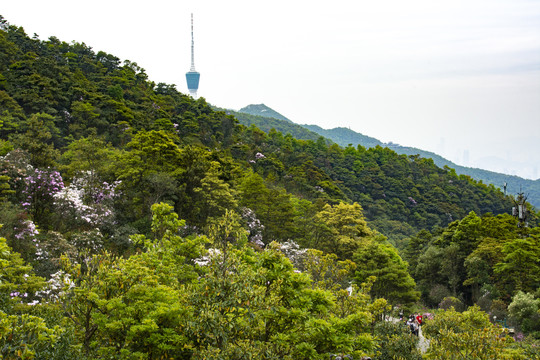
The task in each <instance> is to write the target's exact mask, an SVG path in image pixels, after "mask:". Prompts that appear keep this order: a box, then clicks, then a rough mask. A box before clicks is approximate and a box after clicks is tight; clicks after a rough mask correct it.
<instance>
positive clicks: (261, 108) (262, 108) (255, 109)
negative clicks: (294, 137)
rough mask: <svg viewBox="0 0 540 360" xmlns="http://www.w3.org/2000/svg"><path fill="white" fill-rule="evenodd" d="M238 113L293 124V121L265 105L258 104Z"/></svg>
mask: <svg viewBox="0 0 540 360" xmlns="http://www.w3.org/2000/svg"><path fill="white" fill-rule="evenodd" d="M238 112H241V113H246V114H251V115H258V116H264V117H268V118H274V119H279V120H285V121H288V122H292V121H291V120H289V119H287V118H286V117H285V116H283V115H281V114H280V113H278V112H277V111H275V110H272V109H270V108H269V107H268V106H266V105H264V104H257V105H254V104H251V105H248V106H246V107H244V108H242V109H240V110H238Z"/></svg>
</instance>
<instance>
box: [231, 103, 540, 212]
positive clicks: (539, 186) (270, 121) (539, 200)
mask: <svg viewBox="0 0 540 360" xmlns="http://www.w3.org/2000/svg"><path fill="white" fill-rule="evenodd" d="M263 106H264V112H263V113H265V114H273V113H277V112H276V111H274V110H272V109H270V108H268V107H267V106H265V105H263ZM253 107H254V108H255V109H256V108H257V107H258V105H248V106H246V107H244V108H243V109H253ZM243 109H242V110H240V111H239V112H232V114H233V115H235V116H236V118H237V119H238V120H239V121H240V123H241V124H244V125H246V126H250V125H252V124H253V125H255V126H257V127H258V128H260V129H262V130H264V131H266V132H268V131H270V130H271V129H276V130H277V131H280V132H283V133H284V134H291V135H293V136H294V137H296V138H297V139H305V140H307V139H311V140H316V138H317V135H320V136H324V137H325V138H326V139H328V140H330V141H331V142H334V143H336V144H338V145H340V146H343V147H347V146H348V145H352V146H358V145H361V146H363V147H365V148H373V147H376V146H382V147H388V148H390V149H392V150H394V151H395V152H396V153H398V154H402V155H407V156H410V155H420V156H421V157H422V158H426V159H433V162H434V163H435V165H437V166H438V167H440V168H444V167H445V166H448V167H449V168H452V169H454V170H455V171H456V173H457V174H458V175H467V176H470V177H471V178H473V179H475V180H477V181H481V182H483V183H484V184H491V185H494V186H495V187H497V188H500V189H501V190H504V184H506V193H507V194H510V195H516V194H518V193H520V192H523V193H524V194H525V195H526V196H527V199H528V201H529V202H530V203H531V204H532V205H534V206H535V207H536V208H540V179H538V180H529V179H524V178H521V177H519V176H515V175H508V174H501V173H497V172H493V171H489V170H483V169H477V168H471V167H465V166H461V165H457V164H455V163H453V162H452V161H450V160H447V159H445V158H443V157H442V156H440V155H438V154H435V153H433V152H430V151H425V150H422V149H418V148H414V147H408V146H401V145H398V144H394V143H388V144H387V143H383V142H382V141H380V140H378V139H375V138H373V137H370V136H366V135H363V134H360V133H357V132H355V131H353V130H350V129H347V128H343V127H338V128H333V129H323V128H321V127H320V126H318V125H307V124H304V125H297V124H295V123H294V122H291V120H289V119H286V122H283V121H280V120H279V119H278V118H272V117H270V116H269V115H264V116H259V117H253V116H249V115H247V113H243V111H244V110H243ZM249 113H250V114H252V113H255V111H250V112H249ZM260 113H261V112H259V114H260ZM299 127H301V128H304V129H307V130H309V132H304V131H302V130H301V129H299Z"/></svg>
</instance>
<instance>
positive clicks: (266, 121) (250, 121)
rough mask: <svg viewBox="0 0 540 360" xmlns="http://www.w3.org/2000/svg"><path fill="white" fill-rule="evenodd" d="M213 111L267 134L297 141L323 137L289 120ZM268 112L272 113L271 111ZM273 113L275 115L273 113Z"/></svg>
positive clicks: (231, 111) (228, 110) (229, 111)
mask: <svg viewBox="0 0 540 360" xmlns="http://www.w3.org/2000/svg"><path fill="white" fill-rule="evenodd" d="M256 106H259V105H256ZM263 106H264V105H263ZM248 107H249V106H246V107H245V108H244V109H246V108H248ZM215 109H217V110H223V111H226V112H227V113H228V114H230V115H233V116H234V117H236V118H237V119H238V121H239V122H240V124H242V125H245V126H251V125H255V126H256V127H258V128H259V129H261V130H263V131H265V132H269V131H270V130H272V129H276V130H277V131H279V132H281V133H282V134H290V135H292V136H293V137H294V138H296V139H299V140H313V141H317V140H318V139H319V138H320V137H323V135H320V134H318V133H316V132H314V131H311V130H309V129H307V128H305V127H303V126H301V125H298V124H295V123H293V122H292V121H290V120H281V119H277V118H273V117H268V116H261V115H253V114H250V113H245V112H238V111H234V110H230V109H219V108H215ZM270 110H271V111H273V110H272V109H270ZM273 112H274V113H276V112H275V111H273ZM276 114H277V113H276ZM327 142H328V143H330V142H332V141H330V140H328V138H327Z"/></svg>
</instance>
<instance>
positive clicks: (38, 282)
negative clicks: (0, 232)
mask: <svg viewBox="0 0 540 360" xmlns="http://www.w3.org/2000/svg"><path fill="white" fill-rule="evenodd" d="M44 285H45V283H44V280H43V278H41V277H38V276H35V275H34V273H33V269H32V267H31V266H30V265H27V264H25V262H24V260H23V259H22V258H21V256H20V255H19V254H18V253H16V252H13V251H12V250H11V248H10V247H9V246H8V245H7V243H6V239H5V238H2V237H0V305H1V306H2V308H4V309H7V308H9V307H10V306H11V305H12V304H14V303H15V302H16V301H21V300H24V301H30V300H32V299H33V295H34V293H35V292H36V291H38V290H40V289H41V288H42V287H43V286H44Z"/></svg>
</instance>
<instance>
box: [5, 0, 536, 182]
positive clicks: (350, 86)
mask: <svg viewBox="0 0 540 360" xmlns="http://www.w3.org/2000/svg"><path fill="white" fill-rule="evenodd" d="M192 12H193V13H194V17H195V65H196V69H197V70H198V71H199V72H200V73H201V81H200V85H199V95H200V96H203V97H205V98H206V99H207V101H208V102H210V103H212V104H214V105H217V106H220V107H226V108H231V109H236V110H237V109H239V108H241V107H244V106H246V105H248V104H258V103H264V104H266V105H268V106H270V107H271V108H273V109H274V110H276V111H278V112H280V113H281V114H283V115H284V116H286V117H288V118H289V119H291V120H292V121H294V122H296V123H300V124H305V123H307V124H317V125H319V126H321V127H323V128H332V127H337V126H342V127H350V128H351V129H352V130H355V131H357V132H360V133H363V134H365V135H369V136H372V137H375V138H378V139H380V140H382V141H385V142H390V141H391V142H394V143H399V144H401V145H407V146H415V147H418V148H422V149H425V150H430V151H434V152H437V153H439V154H441V155H443V156H445V157H447V158H448V159H450V160H453V161H455V162H457V163H459V164H462V165H468V166H478V167H484V168H488V169H492V170H496V171H500V172H507V173H511V174H514V173H515V174H517V175H520V176H524V177H528V178H538V177H539V176H540V1H538V0H504V1H503V0H467V1H461V0H451V1H448V0H437V1H435V0H426V1H419V0H408V1H402V0H387V1H384V0H379V1H373V0H370V1H364V0H356V1H352V0H351V1H340V0H334V1H324V2H323V1H313V0H312V1H293V0H288V1H282V0H273V1H253V0H251V1H236V0H227V1H225V0H211V1H210V0H208V1H205V0H192V1H191V2H188V1H182V0H175V1H160V0H154V1H117V0H109V1H102V0H94V1H91V2H78V1H73V0H72V1H60V0H48V1H43V0H39V1H25V0H18V1H5V2H4V3H3V4H2V5H1V6H0V14H1V15H3V16H4V18H6V19H7V20H8V21H9V22H10V23H11V24H13V25H18V26H22V27H24V29H25V31H26V32H27V34H29V35H30V36H32V35H33V34H34V33H37V34H38V35H39V37H40V39H47V38H48V37H49V36H56V37H58V38H59V39H60V40H63V41H67V42H71V41H72V40H75V41H78V42H84V43H86V44H87V45H88V46H91V47H92V48H93V49H94V50H95V51H96V52H97V51H99V50H103V51H106V52H108V53H111V54H113V55H116V56H118V57H119V58H121V59H122V60H125V59H128V60H131V61H134V62H137V64H138V65H139V66H141V67H143V68H144V69H146V72H147V74H148V75H149V77H150V79H151V80H153V81H155V82H156V83H157V82H165V83H168V84H176V85H177V88H178V90H180V91H182V92H187V86H186V82H185V73H186V72H187V71H188V70H189V66H190V41H191V38H190V13H192ZM489 157H498V158H500V159H498V160H494V159H489ZM503 160H504V161H503ZM505 161H508V162H505ZM517 162H521V163H523V164H522V166H520V167H518V166H517V165H516V163H517Z"/></svg>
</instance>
